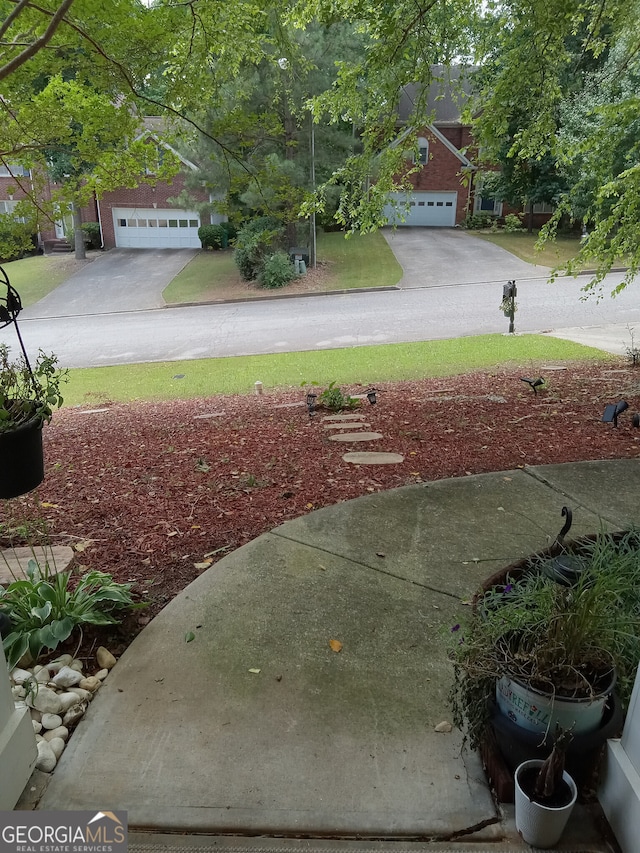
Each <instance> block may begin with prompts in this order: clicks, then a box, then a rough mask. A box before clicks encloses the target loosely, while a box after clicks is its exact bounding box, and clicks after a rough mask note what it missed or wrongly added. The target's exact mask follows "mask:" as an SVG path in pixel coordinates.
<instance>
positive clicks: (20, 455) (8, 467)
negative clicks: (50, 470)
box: [0, 419, 44, 498]
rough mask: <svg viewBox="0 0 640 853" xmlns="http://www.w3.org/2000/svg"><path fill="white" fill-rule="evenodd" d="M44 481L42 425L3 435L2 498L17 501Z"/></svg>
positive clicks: (0, 446)
mask: <svg viewBox="0 0 640 853" xmlns="http://www.w3.org/2000/svg"><path fill="white" fill-rule="evenodd" d="M43 480H44V455H43V450H42V423H41V422H40V420H39V419H34V420H31V421H29V422H27V423H26V424H22V426H19V427H17V429H14V430H10V431H9V432H0V498H17V497H18V495H24V494H26V493H27V492H30V491H31V490H32V489H35V488H36V486H39V485H40V483H41V482H42V481H43Z"/></svg>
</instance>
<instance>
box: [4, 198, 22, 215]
mask: <svg viewBox="0 0 640 853" xmlns="http://www.w3.org/2000/svg"><path fill="white" fill-rule="evenodd" d="M17 203H18V202H17V201H9V200H8V201H0V213H13V211H14V210H15V207H16V204H17Z"/></svg>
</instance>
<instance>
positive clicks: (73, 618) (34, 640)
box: [0, 560, 136, 669]
mask: <svg viewBox="0 0 640 853" xmlns="http://www.w3.org/2000/svg"><path fill="white" fill-rule="evenodd" d="M26 574H27V577H26V578H25V579H24V580H15V581H13V583H11V584H9V585H8V586H7V588H6V589H4V590H0V611H2V612H3V613H5V614H6V615H7V616H8V617H9V619H10V621H11V633H9V635H8V636H6V637H5V638H4V640H3V645H4V652H5V655H6V658H7V663H8V665H9V668H10V669H11V668H12V667H14V666H15V665H16V664H17V663H18V661H19V660H20V659H21V658H22V657H23V656H24V655H26V654H27V653H28V654H29V655H30V657H31V658H32V659H33V661H36V660H37V659H38V656H39V655H40V653H41V652H42V650H43V649H49V650H50V651H53V650H54V649H56V648H57V647H58V646H59V644H60V643H62V642H64V641H65V640H67V639H68V638H69V637H70V636H71V634H72V633H73V631H74V629H75V628H78V627H82V626H83V625H112V624H115V623H117V622H118V621H119V620H118V616H117V615H116V613H115V611H118V610H122V609H123V608H130V607H134V606H136V605H135V603H134V601H133V598H132V595H131V584H126V583H125V584H122V583H117V582H116V581H114V580H113V578H112V577H111V575H109V574H107V573H106V572H100V571H89V572H87V573H86V574H84V575H82V577H80V578H79V580H78V581H77V583H76V584H75V585H74V584H72V572H70V571H66V572H60V573H59V574H57V575H51V576H49V573H48V571H44V572H43V571H41V569H40V567H39V565H38V563H37V562H36V561H35V560H29V563H28V566H27V570H26Z"/></svg>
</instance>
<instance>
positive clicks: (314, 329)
mask: <svg viewBox="0 0 640 853" xmlns="http://www.w3.org/2000/svg"><path fill="white" fill-rule="evenodd" d="M621 279H622V274H612V275H610V276H609V277H608V279H607V281H606V282H605V287H604V293H605V294H606V296H605V297H604V298H603V299H602V300H600V301H597V300H596V299H595V298H593V297H592V298H590V299H588V300H586V301H582V300H581V296H582V295H583V294H582V291H581V287H582V286H583V285H584V284H585V283H586V281H587V280H588V279H586V278H584V277H582V278H578V279H573V278H565V279H558V280H557V281H556V282H555V283H553V284H549V283H548V282H547V279H546V278H539V279H528V280H522V281H519V282H518V300H517V302H518V311H517V314H516V331H517V332H541V331H553V330H556V329H561V328H563V327H568V326H572V327H583V328H584V327H591V326H600V325H603V324H617V325H618V326H619V327H620V328H621V330H622V332H624V334H622V333H621V335H620V352H624V347H625V346H628V345H629V343H630V336H629V334H628V333H627V331H626V328H625V327H626V326H627V325H628V326H630V327H631V328H633V327H635V328H637V329H638V330H639V335H638V336H640V290H639V289H638V288H637V287H629V288H627V289H626V290H625V291H623V292H622V293H621V294H620V295H619V296H617V297H616V298H615V299H611V298H610V297H609V295H608V294H609V291H610V290H611V289H612V288H613V287H614V286H615V284H617V283H618V282H619V281H620V280H621ZM501 297H502V282H500V281H498V282H490V283H479V284H467V285H448V286H435V287H422V288H412V289H407V290H397V291H383V292H368V293H347V294H338V295H326V296H316V297H301V298H291V299H275V300H272V301H271V300H269V301H260V302H259V303H253V302H242V303H230V304H217V305H205V306H195V307H183V308H160V309H155V310H143V311H120V312H113V313H108V314H91V315H81V316H67V317H46V318H42V319H28V318H21V319H20V328H21V330H22V334H23V337H24V341H25V344H26V346H27V350H28V351H29V352H34V351H37V350H38V348H41V349H43V350H45V351H46V352H55V353H56V354H57V355H58V357H59V359H60V363H61V365H62V366H65V367H95V366H103V365H112V364H127V363H135V362H152V361H175V360H181V359H191V358H209V357H216V356H237V355H251V354H261V353H272V352H297V351H303V350H324V349H334V348H340V347H350V346H366V345H370V344H382V343H395V342H406V341H422V340H436V339H443V338H452V337H460V336H467V335H478V334H488V333H494V332H496V333H501V332H507V330H508V320H507V319H506V318H505V317H504V316H503V315H502V313H501V312H500V311H499V309H498V306H499V303H500V300H501ZM638 336H636V340H637V338H638ZM0 340H3V341H6V342H7V343H9V344H10V345H13V344H15V341H16V338H15V331H14V330H13V329H12V328H11V327H8V328H5V329H3V330H2V331H1V332H0Z"/></svg>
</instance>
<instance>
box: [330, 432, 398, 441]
mask: <svg viewBox="0 0 640 853" xmlns="http://www.w3.org/2000/svg"><path fill="white" fill-rule="evenodd" d="M379 438H384V436H383V435H382V433H381V432H341V433H339V434H338V435H330V436H329V441H377V440H378V439H379Z"/></svg>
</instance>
